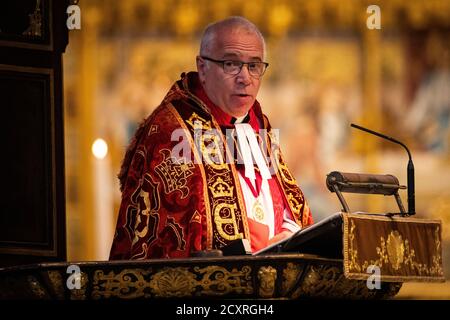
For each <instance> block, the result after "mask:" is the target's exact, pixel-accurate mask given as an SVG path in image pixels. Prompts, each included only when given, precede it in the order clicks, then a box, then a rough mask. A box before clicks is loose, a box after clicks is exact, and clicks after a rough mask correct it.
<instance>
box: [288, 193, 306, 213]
mask: <svg viewBox="0 0 450 320" xmlns="http://www.w3.org/2000/svg"><path fill="white" fill-rule="evenodd" d="M287 200H288V202H289V204H290V207H291V209H292V211H294V213H295V214H296V215H297V216H300V211H301V210H302V207H303V204H302V203H299V202H298V201H297V199H295V198H294V196H293V194H292V193H288V195H287Z"/></svg>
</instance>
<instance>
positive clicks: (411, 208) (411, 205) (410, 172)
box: [350, 123, 416, 216]
mask: <svg viewBox="0 0 450 320" xmlns="http://www.w3.org/2000/svg"><path fill="white" fill-rule="evenodd" d="M350 126H351V127H353V128H356V129H359V130H362V131H365V132H368V133H370V134H373V135H376V136H378V137H380V138H383V139H386V140H389V141H391V142H394V143H397V144H399V145H401V146H402V147H403V148H405V149H406V152H408V157H409V161H408V167H407V184H408V215H411V216H412V215H415V214H416V199H415V197H416V196H415V191H414V164H413V161H412V157H411V152H409V149H408V147H407V146H405V145H404V144H403V143H401V142H400V141H398V140H396V139H394V138H392V137H389V136H386V135H384V134H382V133H379V132H375V131H373V130H370V129H367V128H364V127H361V126H358V125H357V124H354V123H352V124H350Z"/></svg>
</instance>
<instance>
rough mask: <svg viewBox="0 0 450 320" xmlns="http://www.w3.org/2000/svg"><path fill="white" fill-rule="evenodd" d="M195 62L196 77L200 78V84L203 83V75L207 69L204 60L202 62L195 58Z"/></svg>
mask: <svg viewBox="0 0 450 320" xmlns="http://www.w3.org/2000/svg"><path fill="white" fill-rule="evenodd" d="M196 62H197V71H198V77H199V78H200V82H201V83H205V73H206V68H207V67H206V63H205V60H203V59H202V58H201V57H200V56H197V58H196Z"/></svg>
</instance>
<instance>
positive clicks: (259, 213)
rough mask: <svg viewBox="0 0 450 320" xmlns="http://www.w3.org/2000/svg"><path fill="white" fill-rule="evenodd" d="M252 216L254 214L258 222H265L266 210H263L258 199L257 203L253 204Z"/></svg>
mask: <svg viewBox="0 0 450 320" xmlns="http://www.w3.org/2000/svg"><path fill="white" fill-rule="evenodd" d="M252 214H253V217H254V218H255V219H256V220H257V221H263V220H264V209H263V207H262V205H261V203H259V200H258V199H256V201H255V203H254V204H253V208H252Z"/></svg>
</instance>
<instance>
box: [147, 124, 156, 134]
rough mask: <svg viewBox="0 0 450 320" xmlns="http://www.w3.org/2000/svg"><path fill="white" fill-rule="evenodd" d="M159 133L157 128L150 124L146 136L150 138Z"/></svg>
mask: <svg viewBox="0 0 450 320" xmlns="http://www.w3.org/2000/svg"><path fill="white" fill-rule="evenodd" d="M158 132H159V126H158V125H157V124H152V125H151V126H150V130H148V134H147V135H148V136H151V135H152V134H154V133H158Z"/></svg>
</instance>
